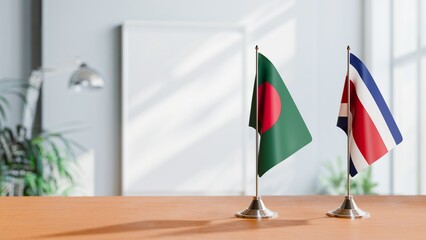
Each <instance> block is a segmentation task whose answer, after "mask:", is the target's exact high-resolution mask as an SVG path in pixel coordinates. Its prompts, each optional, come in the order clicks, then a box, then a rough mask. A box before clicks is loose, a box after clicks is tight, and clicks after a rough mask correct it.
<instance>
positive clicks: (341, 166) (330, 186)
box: [320, 157, 377, 195]
mask: <svg viewBox="0 0 426 240" xmlns="http://www.w3.org/2000/svg"><path fill="white" fill-rule="evenodd" d="M324 168H325V170H326V172H325V174H324V175H322V176H321V177H320V180H321V185H322V189H321V193H323V194H332V195H344V194H346V179H347V166H346V161H343V160H342V158H341V157H337V159H336V161H334V162H333V161H327V162H325V163H324ZM350 184H351V186H350V187H351V193H352V194H354V195H368V194H377V193H376V192H375V191H374V190H375V188H376V187H377V183H376V182H374V181H373V177H372V172H371V167H369V168H367V169H366V170H364V171H362V172H361V173H358V174H357V175H356V176H355V177H354V178H351V181H350Z"/></svg>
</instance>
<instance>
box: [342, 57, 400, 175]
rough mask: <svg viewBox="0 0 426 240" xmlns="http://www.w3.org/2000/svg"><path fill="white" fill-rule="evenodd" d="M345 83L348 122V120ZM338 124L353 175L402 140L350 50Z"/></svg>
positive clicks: (393, 121)
mask: <svg viewBox="0 0 426 240" xmlns="http://www.w3.org/2000/svg"><path fill="white" fill-rule="evenodd" d="M348 79H349V81H348ZM348 83H350V98H351V99H350V108H351V109H350V111H349V114H351V123H348V109H347V107H348V92H347V89H348V88H347V86H348V85H347V84H348ZM348 124H350V126H351V132H350V133H348V132H347V129H348ZM337 126H338V127H340V128H341V129H342V130H343V131H345V132H346V134H349V146H350V174H351V176H352V177H353V176H355V175H356V174H357V173H358V172H360V171H362V170H363V169H365V168H366V167H368V166H369V165H371V164H373V163H374V162H375V161H377V160H378V159H380V158H381V157H382V156H384V155H385V154H386V153H388V152H389V151H390V150H391V149H392V148H394V147H395V146H396V145H398V144H399V143H401V142H402V135H401V133H400V131H399V129H398V126H397V125H396V122H395V120H394V119H393V117H392V114H391V112H390V110H389V107H388V106H387V105H386V102H385V100H384V99H383V96H382V94H381V93H380V91H379V88H378V87H377V85H376V83H375V81H374V79H373V77H372V76H371V74H370V72H369V71H368V69H367V67H366V66H365V65H364V64H363V63H362V61H361V60H360V59H358V58H357V57H356V56H355V55H354V54H352V53H351V54H350V60H349V77H348V76H347V77H346V81H345V87H344V90H343V95H342V100H341V105H340V111H339V117H338V120H337Z"/></svg>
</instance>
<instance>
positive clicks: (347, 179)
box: [346, 45, 352, 196]
mask: <svg viewBox="0 0 426 240" xmlns="http://www.w3.org/2000/svg"><path fill="white" fill-rule="evenodd" d="M346 50H347V58H346V60H347V63H346V81H347V85H348V86H347V91H348V104H347V113H348V127H347V132H348V133H347V136H348V139H347V174H346V196H350V195H351V178H350V176H349V175H350V172H351V144H350V135H351V134H352V119H351V100H350V99H351V80H350V79H349V62H350V54H351V47H350V46H349V45H348V47H347V48H346Z"/></svg>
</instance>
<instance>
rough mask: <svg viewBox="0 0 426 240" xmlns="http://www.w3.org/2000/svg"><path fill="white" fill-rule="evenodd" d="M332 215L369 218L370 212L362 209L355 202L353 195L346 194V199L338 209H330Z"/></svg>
mask: <svg viewBox="0 0 426 240" xmlns="http://www.w3.org/2000/svg"><path fill="white" fill-rule="evenodd" d="M327 215H328V216H330V217H338V218H351V219H354V218H368V217H370V213H368V212H365V211H363V210H361V209H360V208H359V207H358V206H357V205H356V203H355V200H354V199H353V196H352V195H349V196H345V200H343V203H342V205H341V206H340V208H337V209H336V210H333V211H329V212H328V213H327Z"/></svg>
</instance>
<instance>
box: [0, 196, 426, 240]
mask: <svg viewBox="0 0 426 240" xmlns="http://www.w3.org/2000/svg"><path fill="white" fill-rule="evenodd" d="M263 200H264V202H265V204H266V205H267V206H268V207H269V208H270V209H272V210H274V211H277V212H278V213H279V217H278V218H276V219H272V220H263V221H258V220H246V219H239V218H235V217H234V214H235V212H237V211H238V210H242V209H243V208H246V207H247V206H248V204H249V203H250V201H251V197H69V198H66V197H20V198H18V197H15V198H10V197H3V198H0V216H1V217H0V239H83V240H84V239H123V240H124V239H375V240H378V239H402V240H406V239H422V240H424V239H426V196H356V197H355V200H356V201H357V203H358V206H359V207H361V208H362V209H364V210H366V211H369V212H370V213H371V217H370V218H368V219H359V220H349V219H338V218H330V217H327V216H326V215H325V213H326V212H327V211H328V210H331V209H334V208H336V207H338V206H339V205H340V203H341V201H342V200H343V197H341V196H289V197H278V196H277V197H263Z"/></svg>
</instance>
